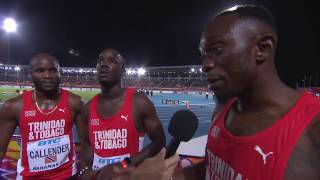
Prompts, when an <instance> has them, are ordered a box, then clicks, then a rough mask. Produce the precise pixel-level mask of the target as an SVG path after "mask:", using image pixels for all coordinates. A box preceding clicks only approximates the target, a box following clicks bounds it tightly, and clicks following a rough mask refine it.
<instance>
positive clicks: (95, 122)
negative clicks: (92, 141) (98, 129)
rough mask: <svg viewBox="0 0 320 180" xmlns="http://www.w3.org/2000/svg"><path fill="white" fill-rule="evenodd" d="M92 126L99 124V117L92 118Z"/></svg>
mask: <svg viewBox="0 0 320 180" xmlns="http://www.w3.org/2000/svg"><path fill="white" fill-rule="evenodd" d="M90 124H91V126H99V124H100V120H99V119H91V123H90Z"/></svg>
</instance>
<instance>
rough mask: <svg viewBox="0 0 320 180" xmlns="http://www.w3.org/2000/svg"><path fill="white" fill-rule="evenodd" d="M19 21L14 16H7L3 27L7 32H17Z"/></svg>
mask: <svg viewBox="0 0 320 180" xmlns="http://www.w3.org/2000/svg"><path fill="white" fill-rule="evenodd" d="M17 27H18V25H17V23H16V21H15V20H14V19H13V18H5V19H4V21H3V24H2V29H4V30H5V31H6V32H7V33H14V32H17Z"/></svg>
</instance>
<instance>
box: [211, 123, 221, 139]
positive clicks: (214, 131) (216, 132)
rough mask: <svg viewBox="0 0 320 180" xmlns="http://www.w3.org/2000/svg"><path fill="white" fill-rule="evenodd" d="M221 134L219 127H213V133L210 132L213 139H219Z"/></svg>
mask: <svg viewBox="0 0 320 180" xmlns="http://www.w3.org/2000/svg"><path fill="white" fill-rule="evenodd" d="M219 134H220V128H219V127H217V126H213V127H212V129H211V132H210V135H211V136H212V137H213V138H217V137H218V136H219Z"/></svg>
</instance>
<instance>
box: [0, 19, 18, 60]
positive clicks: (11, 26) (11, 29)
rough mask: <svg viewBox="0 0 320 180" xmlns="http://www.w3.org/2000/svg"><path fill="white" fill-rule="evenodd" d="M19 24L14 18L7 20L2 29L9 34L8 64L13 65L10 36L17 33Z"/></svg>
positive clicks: (4, 21)
mask: <svg viewBox="0 0 320 180" xmlns="http://www.w3.org/2000/svg"><path fill="white" fill-rule="evenodd" d="M17 27H18V25H17V23H16V21H15V20H14V19H13V18H10V17H8V18H5V19H4V20H3V22H2V29H3V30H4V31H5V32H6V33H7V34H8V54H7V63H11V62H10V55H11V54H10V43H11V42H10V41H11V38H10V34H12V33H15V32H17Z"/></svg>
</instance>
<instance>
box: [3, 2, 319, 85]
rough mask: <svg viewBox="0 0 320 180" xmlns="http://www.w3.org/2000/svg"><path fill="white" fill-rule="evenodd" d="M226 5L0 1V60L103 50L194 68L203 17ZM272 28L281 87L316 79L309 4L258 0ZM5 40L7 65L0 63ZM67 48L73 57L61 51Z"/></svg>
mask: <svg viewBox="0 0 320 180" xmlns="http://www.w3.org/2000/svg"><path fill="white" fill-rule="evenodd" d="M234 2H244V1H227V0H220V1H217V0H211V1H209V0H190V1H188V0H158V1H156V0H148V1H147V0H140V1H138V0H105V1H93V0H91V1H79V0H78V1H75V0H38V1H35V0H15V1H6V0H0V19H1V21H2V20H3V18H4V17H6V16H12V17H14V18H15V19H16V20H17V22H18V25H19V27H18V32H17V33H16V34H11V35H10V37H9V36H8V34H6V33H5V32H4V31H2V29H1V30H0V62H2V63H7V64H28V61H29V59H30V57H32V55H34V54H36V53H40V52H47V53H50V54H52V55H54V56H56V57H57V58H58V59H59V60H60V63H61V65H62V66H73V67H94V66H95V63H96V59H97V56H98V54H99V52H100V51H101V50H102V49H103V48H107V47H113V48H116V49H118V50H119V51H120V52H121V53H122V54H123V56H124V57H125V59H126V60H127V64H128V66H147V67H150V66H180V65H193V64H200V62H201V61H200V54H199V51H198V43H199V37H200V34H201V32H202V30H203V28H204V26H205V24H206V22H208V19H210V17H211V16H212V14H213V13H214V12H215V11H216V10H217V9H219V8H221V7H223V6H227V5H231V4H233V3H234ZM245 2H258V3H259V4H263V5H265V6H267V7H268V8H269V9H270V10H271V12H272V13H273V14H274V16H275V18H276V21H277V25H278V30H279V47H278V53H277V67H278V71H279V74H280V77H281V79H283V80H284V81H285V82H286V83H287V84H291V85H292V84H294V83H295V82H296V81H297V80H299V79H301V78H303V77H304V75H306V76H310V75H312V76H313V78H315V76H316V75H317V74H319V73H318V72H319V70H318V69H319V68H320V66H319V64H320V63H318V62H319V59H320V57H319V52H320V51H319V50H320V49H319V48H320V47H319V43H318V42H319V40H320V15H319V13H318V11H319V10H318V9H317V6H316V3H315V0H314V1H305V2H303V1H298V0H297V1H292V0H291V1H289V0H285V1H284V0H273V1H271V0H260V1H253V0H251V1H249V0H246V1H245ZM9 38H10V52H11V53H10V54H11V56H10V62H7V60H6V59H7V54H8V53H7V51H8V42H9ZM70 48H72V49H73V52H76V53H78V56H76V55H74V54H70V53H68V52H69V50H70Z"/></svg>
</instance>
